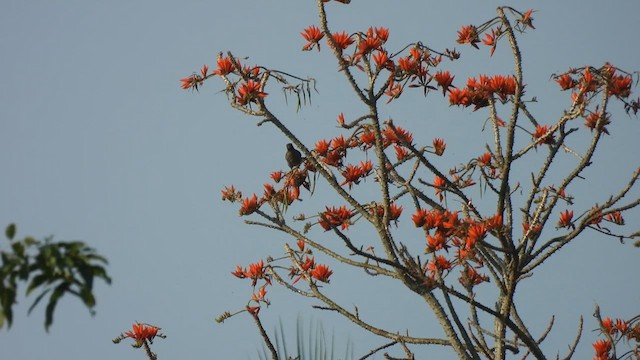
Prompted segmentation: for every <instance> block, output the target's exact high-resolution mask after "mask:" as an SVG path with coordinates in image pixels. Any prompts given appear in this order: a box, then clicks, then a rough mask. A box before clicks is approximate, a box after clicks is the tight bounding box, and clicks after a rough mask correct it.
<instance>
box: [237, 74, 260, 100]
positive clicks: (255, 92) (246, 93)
mask: <svg viewBox="0 0 640 360" xmlns="http://www.w3.org/2000/svg"><path fill="white" fill-rule="evenodd" d="M265 96H267V93H265V92H262V91H260V84H259V83H257V82H255V81H253V80H249V81H247V82H246V83H244V84H242V85H240V89H238V96H236V102H237V103H239V104H240V105H247V104H248V103H250V102H255V103H257V102H258V99H262V98H264V97H265Z"/></svg>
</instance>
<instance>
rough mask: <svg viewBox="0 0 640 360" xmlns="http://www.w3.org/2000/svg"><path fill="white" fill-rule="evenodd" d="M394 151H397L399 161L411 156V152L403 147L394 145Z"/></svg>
mask: <svg viewBox="0 0 640 360" xmlns="http://www.w3.org/2000/svg"><path fill="white" fill-rule="evenodd" d="M393 150H395V151H396V159H398V161H402V160H404V159H406V158H407V157H408V156H409V150H407V149H405V148H403V147H402V146H398V145H394V146H393Z"/></svg>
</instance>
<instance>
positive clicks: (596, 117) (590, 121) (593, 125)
mask: <svg viewBox="0 0 640 360" xmlns="http://www.w3.org/2000/svg"><path fill="white" fill-rule="evenodd" d="M601 117H602V112H600V111H596V112H593V113H591V114H590V115H589V116H587V117H586V118H585V123H584V126H586V127H588V128H589V129H591V131H592V132H593V130H594V129H596V130H598V129H602V132H603V133H605V134H607V135H609V130H607V128H606V125H609V124H610V123H611V121H610V120H609V115H608V114H606V113H605V115H604V117H603V118H602V120H600V118H601ZM598 122H600V124H598Z"/></svg>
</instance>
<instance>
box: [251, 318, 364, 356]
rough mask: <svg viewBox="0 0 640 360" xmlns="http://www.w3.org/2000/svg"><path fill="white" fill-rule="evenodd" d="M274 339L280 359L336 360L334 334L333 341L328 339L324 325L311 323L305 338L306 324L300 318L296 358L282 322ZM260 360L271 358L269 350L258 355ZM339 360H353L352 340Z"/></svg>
mask: <svg viewBox="0 0 640 360" xmlns="http://www.w3.org/2000/svg"><path fill="white" fill-rule="evenodd" d="M274 335H275V336H274V339H275V345H276V349H277V351H278V358H279V359H283V360H333V359H336V355H335V350H336V349H335V346H334V345H335V338H334V334H332V335H331V339H329V341H328V339H327V336H326V334H325V332H324V327H323V326H322V323H319V322H318V323H315V324H314V323H313V322H310V323H309V332H308V334H307V336H306V338H305V333H304V322H303V320H302V317H300V316H298V320H297V322H296V353H297V355H296V356H291V355H290V354H289V352H290V350H289V349H288V348H287V344H286V342H285V333H284V327H283V325H282V320H280V322H279V327H278V328H277V329H276V330H275V331H274ZM258 358H259V359H260V360H266V359H269V358H270V356H269V354H268V352H267V349H266V348H264V346H263V348H262V353H258ZM337 359H345V360H346V359H353V345H352V343H351V341H350V340H347V344H346V347H345V350H344V355H343V356H341V357H338V358H337Z"/></svg>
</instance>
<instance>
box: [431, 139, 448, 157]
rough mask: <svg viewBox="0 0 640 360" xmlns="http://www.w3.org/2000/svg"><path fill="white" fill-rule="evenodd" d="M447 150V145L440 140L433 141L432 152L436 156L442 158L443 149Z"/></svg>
mask: <svg viewBox="0 0 640 360" xmlns="http://www.w3.org/2000/svg"><path fill="white" fill-rule="evenodd" d="M446 148H447V144H445V143H444V140H443V139H442V138H435V139H433V150H434V152H435V153H436V155H438V156H442V154H444V149H446Z"/></svg>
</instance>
